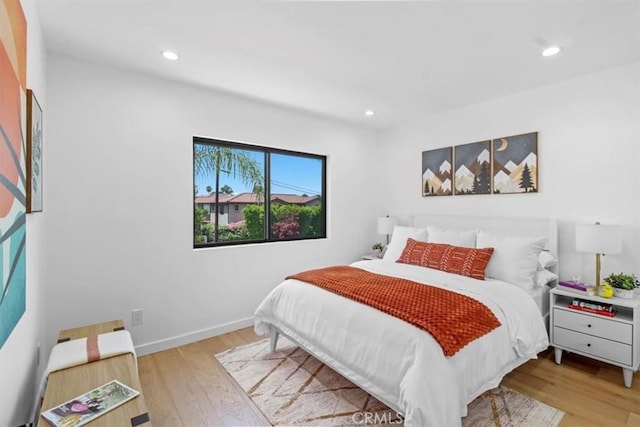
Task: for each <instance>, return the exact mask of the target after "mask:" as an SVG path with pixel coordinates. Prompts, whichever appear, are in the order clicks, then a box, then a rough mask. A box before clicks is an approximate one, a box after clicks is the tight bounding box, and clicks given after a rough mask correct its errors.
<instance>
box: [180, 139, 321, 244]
mask: <svg viewBox="0 0 640 427" xmlns="http://www.w3.org/2000/svg"><path fill="white" fill-rule="evenodd" d="M325 176H326V157H325V156H318V155H314V154H306V153H299V152H294V151H287V150H279V149H274V148H267V147H259V146H254V145H248V144H239V143H235V142H229V141H220V140H215V139H206V138H200V137H194V138H193V179H194V192H193V194H194V205H193V207H194V211H193V212H194V215H193V217H194V223H193V230H194V231H193V244H194V247H195V248H201V247H209V246H221V245H231V244H242V243H260V242H273V241H280V240H300V239H317V238H323V237H326V203H325V200H326V193H325V191H326V188H325V187H326V186H325ZM265 183H267V185H265ZM204 203H209V204H210V206H211V207H212V208H211V209H210V210H209V211H208V210H207V209H203V206H204ZM231 205H233V206H234V208H233V209H231ZM216 206H219V207H220V209H216ZM224 206H227V209H224ZM216 211H219V213H218V214H216ZM224 212H227V213H226V214H225V213H224Z"/></svg>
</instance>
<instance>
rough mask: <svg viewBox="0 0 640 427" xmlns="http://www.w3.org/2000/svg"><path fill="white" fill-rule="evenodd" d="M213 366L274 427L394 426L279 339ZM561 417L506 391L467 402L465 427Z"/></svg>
mask: <svg viewBox="0 0 640 427" xmlns="http://www.w3.org/2000/svg"><path fill="white" fill-rule="evenodd" d="M216 358H217V359H218V361H219V362H220V363H221V364H222V366H224V368H225V369H226V370H227V372H228V373H229V374H230V375H231V377H233V378H234V379H235V380H236V382H237V383H238V384H239V385H240V386H241V387H242V389H243V390H244V391H245V392H246V393H247V395H248V396H249V397H250V398H251V400H252V401H253V402H254V403H255V404H256V406H257V407H258V408H260V410H261V411H262V413H263V414H264V415H265V416H266V417H267V418H268V419H269V421H270V422H271V424H273V425H274V426H282V425H331V426H340V425H373V424H376V425H380V424H393V425H400V424H401V423H402V420H401V419H400V418H398V417H397V415H396V413H395V411H393V410H391V409H389V408H388V407H387V406H385V405H384V404H383V403H381V402H380V401H378V400H377V399H375V398H374V397H373V396H371V395H370V394H368V393H366V392H365V391H363V390H361V389H360V388H358V387H357V386H356V385H354V384H353V383H351V382H349V381H348V380H347V379H345V378H344V377H342V376H341V375H340V374H338V373H336V372H335V371H333V370H332V369H331V368H329V367H327V366H325V365H324V364H322V363H321V362H319V361H318V360H317V359H315V358H314V357H313V356H311V355H309V354H308V353H307V352H305V351H304V350H302V349H301V348H299V347H297V346H296V345H295V344H293V343H292V342H291V341H289V340H287V339H286V338H284V337H280V339H279V340H278V348H277V351H276V352H275V353H270V352H269V340H268V339H264V340H260V341H257V342H255V343H252V344H248V345H245V346H241V347H236V348H234V349H231V350H228V351H225V352H224V353H220V354H217V355H216ZM563 415H564V413H563V412H561V411H559V410H557V409H555V408H553V407H551V406H548V405H545V404H544V403H542V402H538V401H537V400H535V399H532V398H530V397H527V396H525V395H523V394H520V393H518V392H516V391H514V390H511V389H508V388H506V387H502V386H500V387H498V388H495V389H493V390H489V391H487V392H485V393H484V394H483V395H482V396H480V397H478V398H477V399H476V400H474V401H473V402H471V404H470V405H469V407H468V415H467V416H466V417H465V418H463V420H462V425H463V426H465V427H471V426H473V427H483V426H486V427H492V426H496V427H502V426H527V427H529V426H531V427H538V426H540V427H542V426H557V425H558V424H559V423H560V420H561V419H562V417H563Z"/></svg>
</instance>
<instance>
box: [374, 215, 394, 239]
mask: <svg viewBox="0 0 640 427" xmlns="http://www.w3.org/2000/svg"><path fill="white" fill-rule="evenodd" d="M397 223H398V221H397V220H396V219H395V218H391V217H389V215H387V216H383V217H380V218H378V234H386V235H387V245H388V244H389V235H390V234H392V233H393V227H395V226H396V224H397Z"/></svg>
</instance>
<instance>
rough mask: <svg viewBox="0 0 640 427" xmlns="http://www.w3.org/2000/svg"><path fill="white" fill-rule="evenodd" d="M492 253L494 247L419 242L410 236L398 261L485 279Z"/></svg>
mask: <svg viewBox="0 0 640 427" xmlns="http://www.w3.org/2000/svg"><path fill="white" fill-rule="evenodd" d="M492 253H493V248H481V249H476V248H463V247H460V246H452V245H446V244H443V243H426V242H418V241H416V240H413V239H411V238H409V239H407V245H406V246H405V248H404V250H403V251H402V254H401V255H400V258H398V260H397V261H396V262H399V263H402V264H412V265H419V266H422V267H428V268H433V269H436V270H442V271H446V272H447V273H453V274H459V275H461V276H467V277H472V278H474V279H478V280H484V271H485V269H486V268H487V264H489V260H490V259H491V254H492Z"/></svg>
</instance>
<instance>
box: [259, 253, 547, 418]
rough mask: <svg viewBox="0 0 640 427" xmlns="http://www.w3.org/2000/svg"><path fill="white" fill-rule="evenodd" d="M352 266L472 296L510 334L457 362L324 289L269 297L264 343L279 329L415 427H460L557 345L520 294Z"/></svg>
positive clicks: (295, 287)
mask: <svg viewBox="0 0 640 427" xmlns="http://www.w3.org/2000/svg"><path fill="white" fill-rule="evenodd" d="M352 266H354V267H358V268H362V269H364V270H367V271H371V272H374V273H380V274H386V275H389V276H397V277H405V278H407V279H410V280H413V281H416V282H421V283H429V284H431V285H434V286H441V287H445V288H447V289H450V290H453V291H455V292H459V293H462V294H465V295H468V296H470V297H473V298H475V299H478V300H480V301H481V302H483V303H484V304H485V305H486V306H487V307H489V308H490V309H491V310H492V311H493V313H494V314H495V315H496V317H497V318H498V320H499V321H500V323H501V325H502V326H500V327H498V328H496V329H494V330H493V331H491V332H490V333H488V334H487V335H485V336H483V337H481V338H479V339H477V340H475V341H473V342H472V343H470V344H469V345H467V346H466V347H464V348H463V349H462V350H460V351H459V352H458V353H456V354H455V355H454V356H452V357H450V358H447V357H445V356H444V354H443V352H442V348H441V347H440V345H439V344H438V343H437V342H436V341H435V339H434V338H433V337H432V336H431V335H430V334H428V333H427V332H425V331H423V330H421V329H419V328H417V327H415V326H413V325H410V324H408V323H406V322H404V321H402V320H400V319H398V318H395V317H393V316H390V315H388V314H386V313H383V312H381V311H378V310H376V309H374V308H371V307H369V306H367V305H363V304H359V303H356V302H353V301H351V300H349V299H346V298H343V297H341V296H338V295H335V294H333V293H330V292H327V291H325V290H323V289H321V288H319V287H317V286H313V285H309V284H305V283H302V282H299V281H297V280H286V281H284V282H283V283H282V284H280V285H279V286H278V287H276V288H275V289H274V290H273V291H272V292H271V293H270V294H269V295H268V296H267V297H266V298H265V300H264V301H263V302H262V303H261V304H260V306H259V307H258V309H257V310H256V313H255V330H256V332H257V333H258V334H265V333H269V331H270V328H269V325H274V326H275V327H276V328H278V329H279V330H280V331H282V332H283V333H284V334H286V335H287V336H289V337H290V338H291V339H293V340H294V341H296V342H297V343H298V344H300V345H301V346H302V347H304V348H306V349H307V350H308V351H310V352H311V353H313V354H314V355H315V356H316V357H318V358H319V359H321V360H322V361H324V362H325V363H326V364H327V365H329V366H331V367H332V368H333V369H335V370H336V371H338V372H340V373H341V374H342V375H344V376H345V377H347V378H349V379H351V380H352V381H353V382H354V383H356V384H358V385H359V386H360V387H362V388H364V389H365V390H367V391H368V392H370V393H371V394H373V395H374V396H376V397H377V398H378V399H380V400H381V401H383V402H384V403H386V404H387V405H389V406H390V407H392V408H393V409H395V410H397V411H399V412H400V413H402V414H404V417H405V425H406V426H457V425H460V423H461V419H460V418H461V417H462V416H465V415H466V407H467V404H468V403H469V402H471V401H472V400H473V399H475V398H476V397H477V396H478V395H480V394H481V393H482V392H483V391H485V390H488V389H490V388H493V387H495V386H497V385H498V384H499V383H500V381H501V380H502V377H503V376H504V375H505V374H506V373H508V372H509V371H511V370H512V369H514V368H515V367H516V366H518V365H520V364H522V363H524V362H525V361H527V360H529V359H532V358H535V357H536V355H537V353H538V352H540V351H542V350H544V349H545V348H546V347H547V346H548V344H549V342H548V338H547V334H546V331H545V326H544V322H543V320H542V316H541V314H540V311H539V309H538V307H537V305H536V304H535V303H534V301H533V299H532V298H531V297H530V296H529V295H528V294H527V293H526V292H525V291H523V290H522V289H520V288H518V287H516V286H513V285H510V284H508V283H504V282H500V281H498V280H486V281H479V280H476V279H471V278H468V277H463V276H458V275H453V274H449V273H445V272H442V271H438V270H432V269H428V268H424V267H418V266H413V265H406V264H398V263H393V262H388V261H382V260H380V261H360V262H357V263H354V264H352Z"/></svg>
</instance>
